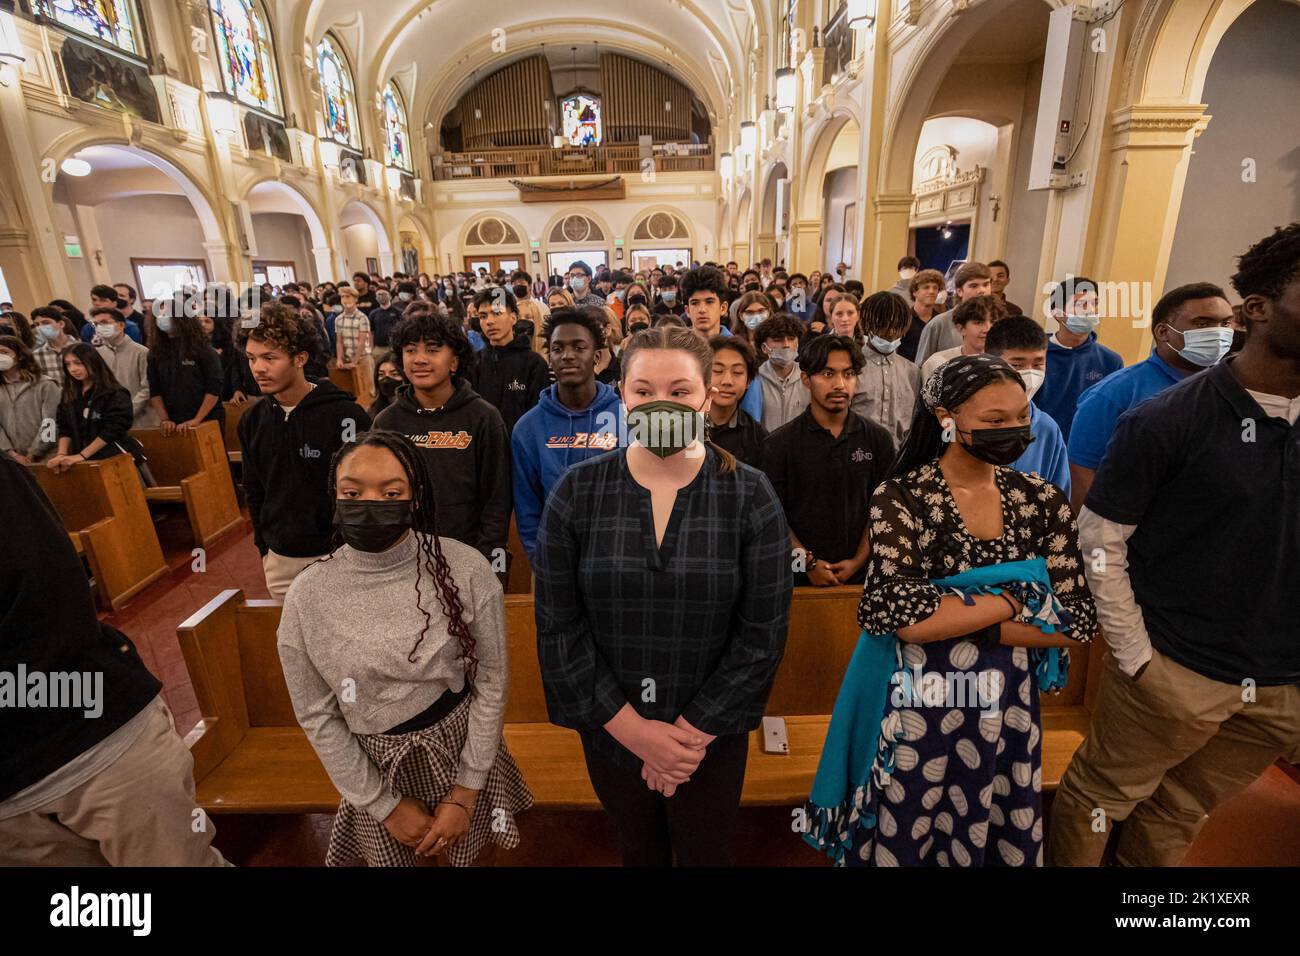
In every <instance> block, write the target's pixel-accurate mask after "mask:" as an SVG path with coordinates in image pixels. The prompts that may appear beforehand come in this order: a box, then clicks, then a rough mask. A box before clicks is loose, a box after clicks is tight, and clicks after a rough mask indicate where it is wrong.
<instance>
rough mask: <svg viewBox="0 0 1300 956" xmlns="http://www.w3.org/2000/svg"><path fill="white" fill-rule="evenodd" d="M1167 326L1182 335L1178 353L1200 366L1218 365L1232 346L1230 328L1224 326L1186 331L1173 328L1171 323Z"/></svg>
mask: <svg viewBox="0 0 1300 956" xmlns="http://www.w3.org/2000/svg"><path fill="white" fill-rule="evenodd" d="M1169 328H1170V330H1171V331H1174V332H1177V333H1178V334H1179V335H1181V336H1182V337H1183V347H1182V348H1181V349H1179V350H1178V354H1179V355H1181V356H1182V357H1183V358H1185V359H1187V361H1189V362H1191V363H1192V364H1193V365H1199V366H1201V367H1202V368H1209V367H1210V366H1211V365H1218V364H1219V362H1220V361H1221V360H1222V359H1223V357H1224V356H1225V355H1227V354H1228V350H1229V349H1230V348H1232V329H1229V328H1226V327H1220V328H1212V329H1189V330H1188V331H1186V332H1183V331H1181V330H1179V329H1175V328H1174V327H1173V326H1172V325H1171V326H1170V327H1169Z"/></svg>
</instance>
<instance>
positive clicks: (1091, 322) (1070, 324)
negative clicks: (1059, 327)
mask: <svg viewBox="0 0 1300 956" xmlns="http://www.w3.org/2000/svg"><path fill="white" fill-rule="evenodd" d="M1100 321H1101V317H1100V316H1097V315H1082V314H1079V315H1074V314H1071V315H1067V316H1066V317H1065V327H1066V328H1067V329H1069V330H1070V331H1071V332H1073V333H1074V334H1075V335H1089V334H1091V333H1092V330H1093V329H1095V328H1096V327H1097V323H1099V322H1100Z"/></svg>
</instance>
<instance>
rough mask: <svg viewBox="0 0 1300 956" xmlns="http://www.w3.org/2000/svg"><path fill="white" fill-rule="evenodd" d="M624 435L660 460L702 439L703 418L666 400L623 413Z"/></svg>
mask: <svg viewBox="0 0 1300 956" xmlns="http://www.w3.org/2000/svg"><path fill="white" fill-rule="evenodd" d="M627 427H628V435H629V436H630V437H631V438H632V439H633V440H635V441H636V442H637V443H638V444H640V445H642V446H644V447H645V448H646V449H647V450H648V451H651V452H653V453H654V454H656V455H658V456H659V457H660V458H667V457H668V456H670V455H675V454H677V453H678V452H680V451H684V450H685V449H686V447H687V446H688V445H690V444H691V443H692V442H694V441H695V440H696V439H700V440H701V441H702V440H703V439H704V415H703V414H701V413H700V410H699V409H697V408H691V406H689V405H683V404H682V403H681V402H674V401H670V400H668V399H661V400H658V401H653V402H646V403H645V404H644V405H638V406H637V407H636V408H634V409H632V410H631V411H629V412H628V413H627Z"/></svg>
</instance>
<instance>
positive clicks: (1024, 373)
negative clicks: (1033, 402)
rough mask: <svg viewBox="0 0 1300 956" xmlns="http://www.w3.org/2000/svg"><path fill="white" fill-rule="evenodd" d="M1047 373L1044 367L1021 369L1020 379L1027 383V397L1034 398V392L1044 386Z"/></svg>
mask: <svg viewBox="0 0 1300 956" xmlns="http://www.w3.org/2000/svg"><path fill="white" fill-rule="evenodd" d="M1046 377H1047V373H1046V372H1044V371H1043V370H1042V369H1037V368H1026V369H1021V371H1020V380H1021V381H1022V382H1024V383H1025V397H1026V398H1033V397H1034V393H1035V392H1037V391H1038V390H1039V389H1040V388H1042V387H1043V379H1045V378H1046Z"/></svg>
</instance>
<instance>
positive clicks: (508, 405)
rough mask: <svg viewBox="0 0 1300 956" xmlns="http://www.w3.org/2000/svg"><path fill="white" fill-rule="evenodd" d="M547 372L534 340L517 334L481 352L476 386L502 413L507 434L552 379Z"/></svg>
mask: <svg viewBox="0 0 1300 956" xmlns="http://www.w3.org/2000/svg"><path fill="white" fill-rule="evenodd" d="M547 373H548V369H547V365H546V360H545V359H543V358H542V357H541V356H540V355H538V354H537V353H536V352H534V351H533V346H532V343H531V342H529V341H528V339H527V338H526V337H524V336H516V337H515V338H513V339H511V340H510V342H508V343H507V344H505V345H488V346H487V347H486V348H484V349H483V351H481V352H479V353H478V368H477V370H476V371H475V373H474V390H475V391H476V392H478V394H479V395H480V396H482V397H483V398H484V399H486V400H487V401H488V402H490V403H491V404H492V405H494V406H495V407H496V409H497V411H499V412H500V413H501V418H502V419H504V421H505V423H506V432H507V434H508V433H510V432H512V431H514V430H515V422H517V421H519V419H520V418H521V417H522V416H523V414H524V412H526V411H528V409H530V408H532V407H533V406H534V405H536V404H537V399H538V397H539V396H540V395H541V394H542V389H544V388H546V386H547V385H548V384H549V381H550V376H549V375H548V374H547Z"/></svg>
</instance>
